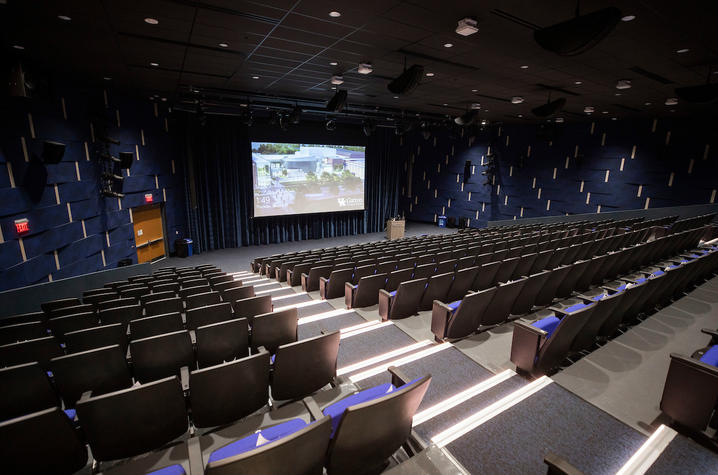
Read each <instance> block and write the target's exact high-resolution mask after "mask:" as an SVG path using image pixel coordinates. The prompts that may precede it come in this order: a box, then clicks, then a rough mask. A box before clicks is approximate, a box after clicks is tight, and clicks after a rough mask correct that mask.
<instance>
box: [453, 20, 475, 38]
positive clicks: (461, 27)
mask: <svg viewBox="0 0 718 475" xmlns="http://www.w3.org/2000/svg"><path fill="white" fill-rule="evenodd" d="M478 31H479V27H478V22H477V21H476V20H475V19H473V18H469V17H467V18H462V19H461V20H459V21H458V25H457V26H456V33H458V34H460V35H461V36H469V35H473V34H474V33H478Z"/></svg>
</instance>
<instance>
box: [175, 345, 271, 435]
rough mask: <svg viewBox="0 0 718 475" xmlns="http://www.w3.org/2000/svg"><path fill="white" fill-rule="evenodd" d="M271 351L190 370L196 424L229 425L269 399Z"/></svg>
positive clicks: (209, 425)
mask: <svg viewBox="0 0 718 475" xmlns="http://www.w3.org/2000/svg"><path fill="white" fill-rule="evenodd" d="M269 372H270V371H269V353H267V352H262V353H259V354H257V355H252V356H248V357H245V358H242V359H238V360H235V361H230V362H228V363H221V364H218V365H216V366H210V367H208V368H204V369H199V370H196V371H192V372H191V373H190V387H191V388H192V391H190V398H189V400H190V406H191V407H192V421H193V422H194V425H195V426H196V427H214V426H219V425H224V424H228V423H230V422H233V421H236V420H238V419H241V418H243V417H245V416H248V415H250V414H252V413H253V412H255V411H257V410H259V409H261V408H262V407H264V406H265V405H266V404H267V401H268V400H269Z"/></svg>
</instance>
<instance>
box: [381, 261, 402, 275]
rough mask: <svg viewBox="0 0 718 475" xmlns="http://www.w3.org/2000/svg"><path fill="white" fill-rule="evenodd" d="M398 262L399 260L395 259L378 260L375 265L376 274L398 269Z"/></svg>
mask: <svg viewBox="0 0 718 475" xmlns="http://www.w3.org/2000/svg"><path fill="white" fill-rule="evenodd" d="M398 264H399V261H396V260H389V261H383V262H379V263H378V264H377V265H376V273H377V274H388V273H389V272H392V271H395V270H396V269H398V267H397V265H398Z"/></svg>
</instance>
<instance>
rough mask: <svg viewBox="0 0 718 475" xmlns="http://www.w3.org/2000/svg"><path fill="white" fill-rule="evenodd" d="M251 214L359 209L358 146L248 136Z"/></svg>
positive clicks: (361, 172) (360, 174) (361, 203)
mask: <svg viewBox="0 0 718 475" xmlns="http://www.w3.org/2000/svg"><path fill="white" fill-rule="evenodd" d="M252 183H253V186H254V216H255V217H261V216H280V215H285V214H305V213H325V212H329V211H353V210H363V209H364V147H363V146H354V145H319V144H298V143H273V142H252Z"/></svg>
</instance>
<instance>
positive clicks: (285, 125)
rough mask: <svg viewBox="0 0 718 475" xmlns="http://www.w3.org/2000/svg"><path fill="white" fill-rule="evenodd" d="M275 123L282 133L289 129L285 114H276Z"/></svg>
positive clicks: (287, 118)
mask: <svg viewBox="0 0 718 475" xmlns="http://www.w3.org/2000/svg"><path fill="white" fill-rule="evenodd" d="M277 121H278V122H279V128H280V129H282V130H283V131H285V132H286V131H287V129H289V117H288V116H287V114H282V113H281V112H277Z"/></svg>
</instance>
